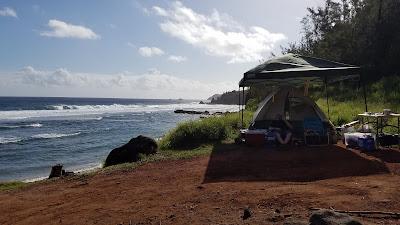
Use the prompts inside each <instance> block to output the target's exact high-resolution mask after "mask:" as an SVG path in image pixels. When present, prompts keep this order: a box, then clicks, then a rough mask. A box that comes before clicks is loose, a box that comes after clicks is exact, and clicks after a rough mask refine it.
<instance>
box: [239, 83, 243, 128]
mask: <svg viewBox="0 0 400 225" xmlns="http://www.w3.org/2000/svg"><path fill="white" fill-rule="evenodd" d="M241 103H242V102H241V101H240V86H239V104H238V105H239V120H240V111H241V109H240V104H241ZM239 127H240V128H243V122H242V123H240V126H239Z"/></svg>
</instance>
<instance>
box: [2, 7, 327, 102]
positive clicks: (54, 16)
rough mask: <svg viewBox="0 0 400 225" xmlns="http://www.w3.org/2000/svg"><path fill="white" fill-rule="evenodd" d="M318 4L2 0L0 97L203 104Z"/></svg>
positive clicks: (281, 41)
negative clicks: (165, 100) (162, 100)
mask: <svg viewBox="0 0 400 225" xmlns="http://www.w3.org/2000/svg"><path fill="white" fill-rule="evenodd" d="M321 2H322V0H280V1H276V0H275V1H272V0H252V1H239V0H230V1H212V0H204V1H139V0H136V1H135V0H120V1H109V0H96V1H94V0H87V1H79V0H71V1H51V0H48V1H46V0H43V1H29V0H26V1H22V0H17V1H4V0H0V95H2V96H81V97H127V98H180V97H182V98H206V97H208V96H210V95H212V94H214V93H220V92H223V91H228V90H232V89H235V88H237V82H238V81H239V79H240V78H241V76H242V74H243V73H244V72H245V71H246V70H248V69H250V68H252V67H253V66H256V65H257V64H258V63H259V62H260V60H264V59H266V58H268V57H269V56H270V54H271V52H274V53H275V54H279V52H280V46H281V45H282V46H285V45H286V44H287V43H288V42H293V41H297V40H298V39H299V38H300V28H301V24H300V20H301V18H302V17H303V16H304V15H305V14H306V8H307V7H314V6H317V5H319V4H321Z"/></svg>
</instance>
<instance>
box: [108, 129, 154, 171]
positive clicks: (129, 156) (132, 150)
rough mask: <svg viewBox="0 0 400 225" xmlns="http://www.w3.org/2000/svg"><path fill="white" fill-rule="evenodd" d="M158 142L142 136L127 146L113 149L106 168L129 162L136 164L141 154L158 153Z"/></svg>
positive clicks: (132, 140) (133, 139)
mask: <svg viewBox="0 0 400 225" xmlns="http://www.w3.org/2000/svg"><path fill="white" fill-rule="evenodd" d="M157 148H158V145H157V142H156V141H155V140H154V139H152V138H149V137H145V136H142V135H139V136H137V137H136V138H132V139H131V140H130V141H129V142H128V143H126V144H125V145H123V146H121V147H119V148H115V149H113V150H112V151H111V152H110V154H108V156H107V159H106V161H105V163H104V166H106V167H107V166H111V165H117V164H122V163H128V162H136V161H138V160H139V153H141V154H146V155H150V154H154V153H156V152H157Z"/></svg>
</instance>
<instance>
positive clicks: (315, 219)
mask: <svg viewBox="0 0 400 225" xmlns="http://www.w3.org/2000/svg"><path fill="white" fill-rule="evenodd" d="M310 225H361V223H360V222H358V221H357V220H354V219H353V218H352V217H351V216H349V215H347V214H344V213H338V212H335V211H333V210H327V209H324V210H318V211H316V212H314V213H313V214H312V215H311V217H310Z"/></svg>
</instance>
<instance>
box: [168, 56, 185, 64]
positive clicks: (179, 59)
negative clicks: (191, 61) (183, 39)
mask: <svg viewBox="0 0 400 225" xmlns="http://www.w3.org/2000/svg"><path fill="white" fill-rule="evenodd" d="M168 60H169V61H172V62H176V63H180V62H184V61H186V60H187V58H186V57H184V56H180V55H170V56H169V57H168Z"/></svg>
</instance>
